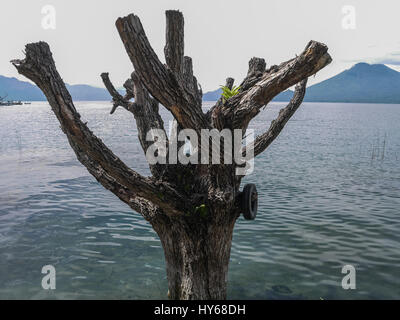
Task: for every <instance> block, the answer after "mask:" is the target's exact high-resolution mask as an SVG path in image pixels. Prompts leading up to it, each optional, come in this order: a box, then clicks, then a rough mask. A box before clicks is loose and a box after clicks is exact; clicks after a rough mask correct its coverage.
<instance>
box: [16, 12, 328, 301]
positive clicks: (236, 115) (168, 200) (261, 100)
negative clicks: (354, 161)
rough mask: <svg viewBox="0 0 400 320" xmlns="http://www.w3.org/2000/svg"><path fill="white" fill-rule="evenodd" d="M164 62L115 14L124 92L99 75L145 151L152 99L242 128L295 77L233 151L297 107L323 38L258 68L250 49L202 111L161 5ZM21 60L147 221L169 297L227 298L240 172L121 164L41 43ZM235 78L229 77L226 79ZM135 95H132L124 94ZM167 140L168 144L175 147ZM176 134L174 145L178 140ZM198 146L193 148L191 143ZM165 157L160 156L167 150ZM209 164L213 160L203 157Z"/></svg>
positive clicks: (137, 28) (224, 167)
mask: <svg viewBox="0 0 400 320" xmlns="http://www.w3.org/2000/svg"><path fill="white" fill-rule="evenodd" d="M166 18H167V32H166V46H165V50H164V51H165V58H166V64H163V63H161V62H160V60H159V59H158V57H157V55H156V54H155V52H154V51H153V49H152V48H151V46H150V43H149V41H148V39H147V37H146V34H145V32H144V30H143V28H142V24H141V22H140V20H139V18H138V17H137V16H135V15H133V14H131V15H129V16H127V17H124V18H119V19H118V20H117V22H116V26H117V29H118V32H119V34H120V37H121V39H122V41H123V43H124V45H125V49H126V51H127V53H128V56H129V58H130V60H131V62H132V64H133V67H134V70H135V71H134V72H133V73H132V76H131V78H130V79H128V80H127V81H126V83H125V85H124V87H125V88H126V95H125V96H122V95H120V94H119V93H118V91H117V90H115V88H114V86H113V84H112V83H111V81H110V79H109V77H108V74H107V73H103V74H102V79H103V82H104V84H105V86H106V88H107V89H108V91H109V92H110V94H111V95H112V97H113V103H114V106H113V109H112V112H111V113H113V112H114V111H115V109H116V108H117V107H118V106H122V107H123V108H125V109H126V110H127V111H129V112H131V113H132V114H133V116H134V118H135V120H136V125H137V128H138V135H139V141H140V143H141V146H142V148H143V150H144V151H145V152H146V150H147V149H148V148H149V146H150V144H151V142H149V141H147V140H146V134H147V133H148V132H149V130H151V129H158V130H161V131H162V132H164V133H165V130H164V124H163V121H162V119H161V117H160V115H159V112H158V104H159V103H161V104H162V105H164V106H165V108H167V109H168V110H169V111H170V112H171V113H172V114H173V116H174V118H175V120H176V123H177V129H178V130H179V129H193V130H194V131H195V132H196V133H198V134H200V133H201V130H202V129H217V130H223V129H229V130H233V129H242V130H243V135H244V134H245V131H246V128H247V126H248V124H249V122H250V121H251V119H252V118H254V117H255V116H256V115H257V114H258V113H259V112H260V110H261V108H262V107H263V106H265V105H266V104H268V103H269V102H270V101H271V100H272V99H273V98H274V97H275V96H276V95H277V94H279V93H280V92H282V91H284V90H286V89H288V88H289V87H291V86H293V85H296V84H297V86H296V90H295V94H294V96H293V98H292V100H291V101H290V103H289V104H288V105H287V107H285V108H284V109H282V110H281V112H280V113H279V116H278V117H277V119H276V120H275V121H273V122H272V124H271V126H270V128H269V129H268V130H267V131H266V132H265V133H264V134H262V135H260V136H259V137H257V138H256V140H255V141H254V143H252V144H251V145H248V146H246V148H244V150H242V151H241V152H242V153H243V154H248V152H249V151H253V152H254V154H255V155H258V154H260V153H261V152H263V151H264V150H265V149H266V148H267V147H268V146H269V145H270V144H271V142H272V141H273V140H274V139H275V138H276V137H277V136H278V135H279V133H280V131H281V130H282V129H283V127H284V125H285V124H286V123H287V121H288V120H289V118H290V117H291V116H292V115H293V114H294V112H295V111H296V110H297V108H298V107H299V106H300V104H301V102H302V100H303V97H304V94H305V87H306V82H307V78H308V77H309V76H311V75H313V74H315V73H316V72H317V71H319V70H320V69H322V68H323V67H325V66H326V65H327V64H329V63H330V62H331V58H330V56H329V54H328V53H327V50H328V49H327V47H326V46H325V45H324V44H321V43H318V42H315V41H311V42H310V43H309V44H308V45H307V46H306V48H305V50H304V51H303V52H302V53H301V54H300V55H299V56H297V57H296V58H294V59H291V60H289V61H287V62H284V63H282V64H281V65H279V66H272V67H270V68H269V69H268V70H266V64H265V61H264V59H260V58H252V59H251V60H250V62H249V72H248V74H247V76H246V78H245V79H244V80H243V82H242V83H241V90H240V92H239V94H238V95H236V96H234V97H232V98H230V99H228V100H227V101H222V100H220V101H218V102H217V103H216V104H215V106H214V107H213V108H211V110H210V111H209V112H208V113H206V114H205V113H203V111H202V91H201V88H200V87H199V85H198V83H197V80H196V78H195V77H194V75H193V68H192V60H191V58H190V57H186V56H184V28H183V27H184V21H183V15H182V14H181V13H180V12H179V11H167V12H166ZM25 53H26V57H25V59H23V60H13V61H12V63H13V65H14V66H15V67H16V68H17V70H18V72H19V73H21V74H23V75H25V76H26V77H27V78H29V79H31V80H32V81H33V82H35V83H36V84H37V85H38V87H39V88H40V89H41V90H42V91H43V93H44V94H45V95H46V97H47V100H48V102H49V104H50V106H51V108H52V110H53V112H54V113H55V115H56V116H57V118H58V120H59V122H60V124H61V129H62V130H63V132H64V133H65V134H66V135H67V137H68V141H69V143H70V145H71V147H72V149H73V150H74V151H75V153H76V156H77V158H78V160H79V161H80V162H81V163H82V164H83V165H84V166H85V167H86V168H87V169H88V171H89V172H90V173H91V174H92V175H93V176H94V177H95V178H96V179H97V180H98V181H99V182H100V183H101V184H102V185H103V186H104V187H105V188H106V189H108V190H110V191H111V192H113V193H114V194H115V195H116V196H117V197H118V198H119V199H120V200H121V201H123V202H125V203H126V204H128V205H129V206H130V207H131V208H132V209H133V210H135V211H137V212H139V213H140V214H142V216H143V217H144V218H145V219H146V220H147V221H149V223H150V224H151V225H152V226H153V228H154V230H155V231H156V232H157V234H158V235H159V237H160V239H161V243H162V245H163V248H164V252H165V260H166V268H167V275H168V283H169V297H170V298H171V299H225V298H226V287H227V274H228V264H229V256H230V249H231V242H232V233H233V228H234V225H235V221H236V219H237V218H238V217H239V215H240V212H241V205H240V201H241V192H240V191H239V187H240V182H241V179H242V176H239V175H237V174H236V169H237V167H238V166H239V165H238V164H236V163H223V164H201V163H199V164H193V163H190V164H186V165H185V164H182V163H181V164H179V163H178V164H174V163H169V162H168V161H167V162H166V163H153V164H150V170H151V173H152V176H151V177H144V176H141V175H140V174H138V173H137V172H135V171H133V170H132V169H130V168H128V167H127V166H126V165H125V164H124V163H123V162H122V161H121V160H120V159H119V158H118V157H117V156H116V155H114V154H113V153H112V151H111V150H109V149H108V148H107V146H106V145H104V143H103V142H102V141H101V140H100V139H98V138H97V137H96V136H95V135H94V134H93V133H92V132H91V131H90V130H89V128H88V127H87V125H86V123H83V122H82V121H81V120H80V115H79V113H78V112H77V110H76V109H75V107H74V104H73V101H72V99H71V96H70V94H69V93H68V91H67V89H66V86H65V84H64V82H63V81H62V79H61V77H60V75H59V74H58V72H57V70H56V66H55V62H54V60H53V57H52V53H51V52H50V48H49V46H48V45H47V44H46V43H44V42H39V43H34V44H28V45H26V49H25ZM232 85H233V79H232V78H228V79H227V86H229V87H232ZM132 98H134V102H133V101H131V99H132ZM171 146H172V144H168V149H167V153H171V152H174V150H172V149H171V148H172V147H171ZM181 146H182V143H181V144H179V145H178V147H181ZM199 149H201V148H199ZM167 159H168V157H167ZM210 163H211V161H210Z"/></svg>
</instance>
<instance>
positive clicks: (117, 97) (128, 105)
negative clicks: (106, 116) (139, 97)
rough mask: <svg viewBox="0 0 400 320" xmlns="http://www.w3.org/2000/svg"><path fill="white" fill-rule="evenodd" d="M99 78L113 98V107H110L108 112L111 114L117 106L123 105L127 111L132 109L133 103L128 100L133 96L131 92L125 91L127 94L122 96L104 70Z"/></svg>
mask: <svg viewBox="0 0 400 320" xmlns="http://www.w3.org/2000/svg"><path fill="white" fill-rule="evenodd" d="M101 79H102V80H103V83H104V85H105V87H106V89H107V91H108V92H109V93H110V95H111V97H112V99H113V108H112V109H111V112H110V114H113V113H114V112H115V110H116V109H117V107H119V106H121V107H124V108H125V109H126V110H128V111H132V108H133V103H132V102H130V101H129V100H130V99H131V98H133V94H132V93H131V94H129V93H128V91H127V95H126V96H125V97H123V96H122V95H121V94H120V93H119V92H118V91H117V90H116V89H115V87H114V85H113V84H112V83H111V80H110V78H109V75H108V73H106V72H104V73H102V74H101Z"/></svg>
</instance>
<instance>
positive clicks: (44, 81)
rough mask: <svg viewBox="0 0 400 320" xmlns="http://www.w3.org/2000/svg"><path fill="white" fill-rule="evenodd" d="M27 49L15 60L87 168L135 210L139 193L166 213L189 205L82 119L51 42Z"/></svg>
mask: <svg viewBox="0 0 400 320" xmlns="http://www.w3.org/2000/svg"><path fill="white" fill-rule="evenodd" d="M25 49H26V58H25V59H24V60H13V61H11V62H12V64H13V65H14V66H15V67H16V69H17V70H18V72H19V73H20V74H22V75H24V76H26V77H27V78H29V79H31V80H32V81H33V82H34V83H36V85H37V86H38V87H39V88H40V89H41V90H42V91H43V93H44V94H45V95H46V97H47V100H48V101H49V104H50V106H51V108H52V110H53V112H54V113H55V115H56V116H57V119H58V120H59V122H60V124H61V128H62V130H63V132H64V133H65V134H66V135H67V138H68V141H69V143H70V145H71V147H72V149H73V150H74V151H75V154H76V156H77V158H78V160H79V161H80V162H81V163H82V164H83V165H84V166H85V167H86V168H87V169H88V171H89V172H90V173H91V174H92V175H93V176H94V177H95V178H96V179H97V180H98V181H99V182H100V183H101V184H102V185H103V186H104V187H105V188H107V189H109V190H110V191H112V192H113V193H114V194H115V195H116V196H118V197H119V198H120V199H121V200H122V201H124V202H125V203H127V204H128V205H130V206H132V207H133V208H134V209H135V210H137V209H138V203H139V202H140V201H139V202H138V200H135V198H136V197H140V198H144V199H146V200H149V201H151V202H152V203H153V204H154V205H155V206H157V207H159V208H160V209H161V210H162V211H163V212H165V213H167V214H171V215H174V214H175V215H176V214H181V213H182V210H185V205H187V203H186V201H185V198H184V197H182V196H181V195H179V194H178V193H177V192H176V191H175V190H174V189H173V188H171V186H169V185H168V184H167V183H163V182H158V181H154V180H153V179H151V178H146V177H143V176H141V175H140V174H138V173H137V172H135V171H134V170H132V169H130V168H129V167H127V166H126V165H125V164H124V163H123V162H122V161H121V160H120V159H119V158H118V157H117V156H116V155H115V154H114V153H113V152H112V151H111V150H110V149H108V148H107V146H106V145H105V144H104V143H103V142H102V141H101V140H100V139H99V138H97V137H96V136H95V135H94V134H93V133H92V132H91V131H90V130H89V128H88V127H87V126H86V124H85V123H83V122H82V121H81V120H80V115H79V113H78V112H77V111H76V109H75V106H74V104H73V101H72V98H71V95H70V94H69V92H68V90H67V88H66V87H65V84H64V82H63V81H62V79H61V77H60V75H59V73H58V71H57V69H56V66H55V63H54V60H53V57H52V54H51V51H50V48H49V46H48V44H47V43H45V42H39V43H33V44H28V45H26V48H25ZM160 195H161V196H160ZM145 218H146V217H145Z"/></svg>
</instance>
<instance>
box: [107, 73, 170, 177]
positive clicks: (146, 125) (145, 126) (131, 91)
mask: <svg viewBox="0 0 400 320" xmlns="http://www.w3.org/2000/svg"><path fill="white" fill-rule="evenodd" d="M101 78H102V79H103V82H104V85H105V87H106V88H107V90H108V92H109V93H110V95H111V96H112V98H113V102H114V107H113V110H115V109H116V107H117V106H122V107H124V108H125V109H126V110H128V111H130V112H131V113H132V114H133V115H134V117H135V120H136V127H137V130H138V137H139V141H140V145H141V146H142V149H143V151H144V153H146V151H147V148H148V147H149V146H150V145H151V144H152V143H153V141H147V139H146V135H147V133H148V132H149V131H150V130H152V129H159V130H162V131H163V132H164V135H165V137H167V135H166V133H165V129H164V122H163V120H162V118H161V116H160V114H159V112H158V102H157V101H156V100H155V99H153V98H152V97H151V96H150V95H149V93H148V91H147V90H146V88H145V87H144V86H143V84H142V83H141V82H140V80H139V78H138V76H137V75H136V73H135V72H133V73H132V75H131V78H130V79H128V80H127V81H125V84H124V87H125V89H126V95H125V97H123V96H122V95H121V94H120V93H119V92H118V91H117V90H116V89H115V87H114V85H113V84H112V83H111V80H110V78H109V76H108V73H102V74H101ZM130 97H135V102H131V101H129V99H130ZM111 113H112V112H111ZM166 142H167V143H168V138H167V141H166ZM167 146H168V144H167ZM149 167H150V171H151V173H152V174H153V176H154V177H155V178H160V177H161V176H162V174H163V173H164V172H165V170H166V166H165V165H162V164H150V165H149Z"/></svg>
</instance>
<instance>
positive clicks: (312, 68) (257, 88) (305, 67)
mask: <svg viewBox="0 0 400 320" xmlns="http://www.w3.org/2000/svg"><path fill="white" fill-rule="evenodd" d="M327 51H328V48H327V46H326V45H324V44H322V43H319V42H316V41H310V42H309V44H308V45H307V46H306V48H305V50H304V51H303V52H302V53H301V54H300V55H299V56H298V57H296V58H294V59H291V60H289V61H287V62H284V63H282V64H281V65H279V66H273V67H272V68H271V69H269V70H268V71H265V72H264V73H263V75H262V76H261V78H260V79H259V80H258V81H257V82H256V83H255V84H254V85H252V86H251V87H250V88H249V89H247V90H245V91H243V92H241V93H239V94H238V95H236V96H234V97H232V98H231V99H229V100H228V101H227V102H226V103H225V104H224V105H223V106H222V107H221V111H220V115H221V116H222V117H225V118H228V119H231V121H232V122H233V124H232V127H233V128H247V125H248V123H249V122H250V120H251V119H252V118H254V117H255V116H256V115H257V114H258V113H259V112H260V110H261V108H262V107H263V106H265V105H266V104H268V103H269V102H270V101H271V100H272V99H273V98H274V97H275V96H276V95H278V94H279V93H281V92H282V91H284V90H286V89H288V88H290V87H291V86H293V85H295V84H297V83H298V82H300V81H302V80H304V79H306V78H308V77H309V76H311V75H314V74H315V73H317V72H318V71H319V70H321V69H322V68H324V67H325V66H326V65H328V64H329V63H330V62H331V61H332V59H331V57H330V55H329V54H328V52H327Z"/></svg>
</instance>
